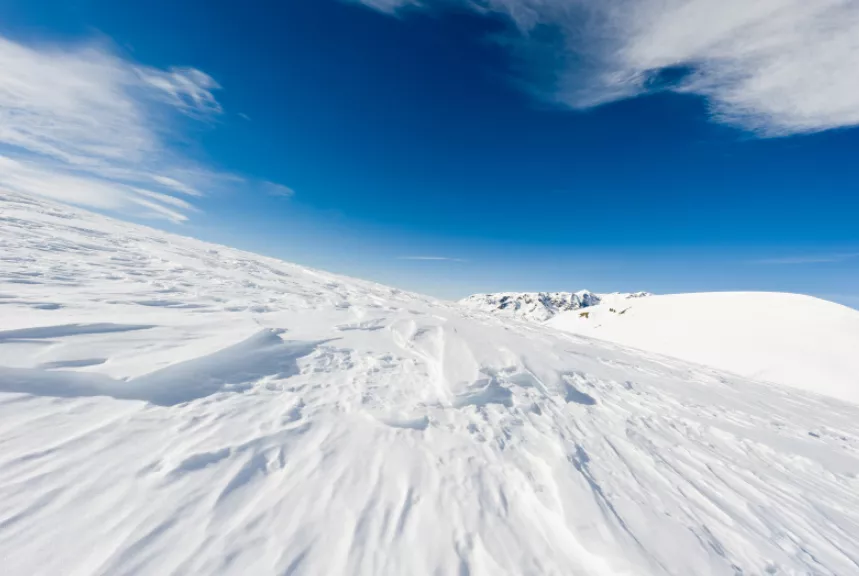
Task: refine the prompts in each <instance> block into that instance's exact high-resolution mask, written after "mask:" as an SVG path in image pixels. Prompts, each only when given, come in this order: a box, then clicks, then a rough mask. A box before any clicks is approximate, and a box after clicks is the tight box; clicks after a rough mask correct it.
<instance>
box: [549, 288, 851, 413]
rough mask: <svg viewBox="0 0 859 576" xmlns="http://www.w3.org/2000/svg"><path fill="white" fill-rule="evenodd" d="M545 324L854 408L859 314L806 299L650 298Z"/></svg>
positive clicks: (752, 295)
mask: <svg viewBox="0 0 859 576" xmlns="http://www.w3.org/2000/svg"><path fill="white" fill-rule="evenodd" d="M612 309H613V310H614V312H612ZM549 324H550V325H551V326H553V327H555V328H559V329H561V330H565V331H568V332H572V333H575V334H581V335H586V336H592V337H595V338H602V339H605V340H609V341H612V342H617V343H619V344H624V345H627V346H632V347H635V348H641V349H643V350H649V351H652V352H657V353H660V354H665V355H667V356H672V357H676V358H682V359H684V360H688V361H690V362H697V363H700V364H706V365H708V366H713V367H715V368H719V369H721V370H727V371H730V372H735V373H737V374H740V375H742V376H745V377H748V378H753V379H756V380H766V381H770V382H775V383H779V384H784V385H787V386H792V387H795V388H800V389H803V390H808V391H810V392H816V393H818V394H827V395H829V396H833V397H835V398H841V399H843V400H849V401H853V402H856V403H859V311H856V310H853V309H852V308H847V307H846V306H841V305H840V304H834V303H832V302H827V301H825V300H819V299H817V298H812V297H811V296H800V295H797V294H778V293H763V292H720V293H709V294H675V295H669V296H654V297H652V298H646V299H642V300H637V301H634V302H630V303H628V304H625V305H618V304H615V305H614V306H611V305H601V306H597V307H595V308H590V309H589V310H588V314H587V316H586V317H585V316H582V315H580V314H574V313H572V314H563V315H561V316H558V317H556V318H554V319H552V320H550V322H549Z"/></svg>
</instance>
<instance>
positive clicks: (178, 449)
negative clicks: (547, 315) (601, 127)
mask: <svg viewBox="0 0 859 576" xmlns="http://www.w3.org/2000/svg"><path fill="white" fill-rule="evenodd" d="M0 366H2V368H0V573H2V574H4V575H26V576H30V575H34V574H76V575H87V574H110V575H116V574H152V575H159V576H160V575H167V574H177V575H179V574H182V575H185V574H236V575H250V574H253V575H269V574H271V575H284V574H294V575H298V574H308V575H322V574H325V575H329V574H368V575H371V574H372V575H376V574H391V575H422V574H439V575H446V574H460V575H462V574H470V575H481V574H482V575H489V576H497V575H501V574H511V575H519V574H535V575H536V574H540V575H542V574H581V575H602V574H626V575H631V576H641V575H647V574H676V575H691V574H704V575H709V574H714V575H715V574H725V575H736V574H744V575H768V574H837V575H839V576H843V575H850V574H859V564H857V563H859V479H857V473H859V407H856V406H854V405H850V404H846V403H841V402H839V401H837V400H834V399H827V398H825V397H817V396H813V395H810V394H807V393H804V392H801V391H797V390H791V389H787V388H777V387H770V386H764V385H761V384H756V383H754V382H751V381H746V380H742V379H740V378H739V377H735V376H728V375H724V374H722V373H719V372H717V371H714V370H710V369H706V368H702V367H699V366H694V365H689V364H684V363H683V362H681V361H675V360H670V359H666V358H664V357H659V356H656V355H652V356H648V355H646V354H644V353H641V352H633V351H629V350H625V349H623V348H621V347H619V346H613V345H610V344H606V343H600V342H596V341H590V340H587V339H585V338H582V337H577V336H573V335H566V334H563V333H560V332H556V331H554V330H553V329H551V328H548V327H543V326H538V325H529V324H526V323H519V322H515V321H510V320H503V319H499V318H493V317H490V316H488V315H484V314H481V313H476V312H467V311H464V310H463V309H461V308H459V307H457V306H455V305H453V304H446V303H443V302H440V301H436V300H433V299H430V298H427V297H422V296H417V295H414V294H409V293H405V292H401V291H397V290H393V289H389V288H385V287H383V286H379V285H375V284H371V283H367V282H361V281H357V280H352V279H348V278H342V277H338V276H335V275H331V274H326V273H321V272H316V271H312V270H308V269H304V268H301V267H298V266H294V265H291V264H286V263H283V262H279V261H277V260H273V259H269V258H263V257H259V256H255V255H252V254H248V253H244V252H240V251H237V250H233V249H229V248H224V247H221V246H215V245H211V244H206V243H203V242H199V241H196V240H191V239H187V238H181V237H177V236H171V235H168V234H165V233H162V232H157V231H154V230H150V229H147V228H143V227H138V226H133V225H130V224H125V223H121V222H117V221H114V220H111V219H108V218H104V217H101V216H96V215H92V214H89V213H86V212H82V211H78V210H76V209H71V208H65V207H60V206H58V205H54V204H49V203H46V202H43V201H41V200H32V199H27V198H23V197H19V196H13V195H9V194H3V195H2V200H0Z"/></svg>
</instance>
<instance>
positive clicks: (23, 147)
mask: <svg viewBox="0 0 859 576" xmlns="http://www.w3.org/2000/svg"><path fill="white" fill-rule="evenodd" d="M0 70H2V71H3V73H2V74H0V186H2V187H5V188H9V189H12V190H16V191H19V192H26V193H31V194H40V195H43V196H49V197H52V198H55V199H59V200H62V201H65V202H69V203H74V204H80V205H84V206H89V207H93V208H98V209H103V210H110V211H115V212H119V213H123V214H127V215H133V216H139V217H153V218H161V219H167V220H170V221H173V222H182V221H184V220H186V219H187V214H188V213H189V212H191V211H193V207H192V206H191V204H189V203H188V202H187V201H185V200H182V199H180V198H178V197H177V196H176V195H177V194H178V195H182V196H187V197H200V196H202V195H203V192H202V190H201V189H202V188H208V187H211V186H213V185H215V184H216V183H219V182H222V181H224V180H227V181H235V177H232V176H226V178H224V176H223V175H221V174H217V173H215V172H213V171H211V170H208V169H206V168H205V167H203V166H200V165H198V164H196V163H195V162H194V161H192V160H191V159H189V158H186V157H184V156H182V155H181V154H178V153H177V152H176V150H174V149H171V146H170V145H169V142H170V141H171V139H172V138H173V137H175V136H177V135H178V134H177V133H176V132H175V130H176V129H177V128H176V127H177V126H178V125H180V124H181V120H182V118H189V117H190V118H193V119H194V121H200V120H207V119H209V118H213V117H215V116H217V115H218V114H220V113H221V106H220V104H219V103H218V101H217V99H216V98H215V96H214V91H215V90H217V89H218V88H219V86H218V84H217V83H216V82H215V81H214V80H213V79H212V78H211V77H209V76H208V75H206V74H205V73H203V72H201V71H199V70H196V69H193V68H171V69H169V70H160V69H156V68H151V67H147V66H141V65H139V64H136V63H133V62H130V61H128V60H126V59H124V58H121V57H120V56H118V55H116V54H115V53H114V52H113V51H112V50H111V49H110V47H108V46H105V45H104V44H83V45H81V44H78V45H71V46H69V45H63V46H46V45H40V46H26V45H23V44H19V43H16V42H12V41H10V40H8V39H6V38H3V37H0ZM177 113H178V114H177Z"/></svg>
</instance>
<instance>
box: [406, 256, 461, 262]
mask: <svg viewBox="0 0 859 576" xmlns="http://www.w3.org/2000/svg"><path fill="white" fill-rule="evenodd" d="M397 260H423V261H433V262H439V261H441V262H467V260H463V259H462V258H448V257H447V256H399V257H397Z"/></svg>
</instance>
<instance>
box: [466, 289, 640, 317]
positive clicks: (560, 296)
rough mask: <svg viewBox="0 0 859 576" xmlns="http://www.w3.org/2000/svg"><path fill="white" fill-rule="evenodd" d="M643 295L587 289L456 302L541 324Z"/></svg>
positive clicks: (474, 297)
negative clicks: (569, 312) (562, 314)
mask: <svg viewBox="0 0 859 576" xmlns="http://www.w3.org/2000/svg"><path fill="white" fill-rule="evenodd" d="M643 296H649V294H648V293H647V292H635V293H632V294H617V293H616V294H595V293H594V292H590V291H589V290H580V291H578V292H496V293H494V294H474V295H472V296H468V297H467V298H463V299H462V300H460V301H459V302H460V304H461V305H463V306H465V307H466V308H470V309H472V310H480V311H482V312H490V313H493V314H497V315H499V316H502V317H505V318H519V319H522V320H529V321H532V322H545V321H546V320H548V319H549V318H552V317H554V316H556V315H557V314H560V313H562V312H567V311H570V310H579V309H581V308H587V307H589V306H596V305H597V304H600V303H601V302H604V301H606V302H615V301H617V300H625V299H628V298H641V297H643Z"/></svg>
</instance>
